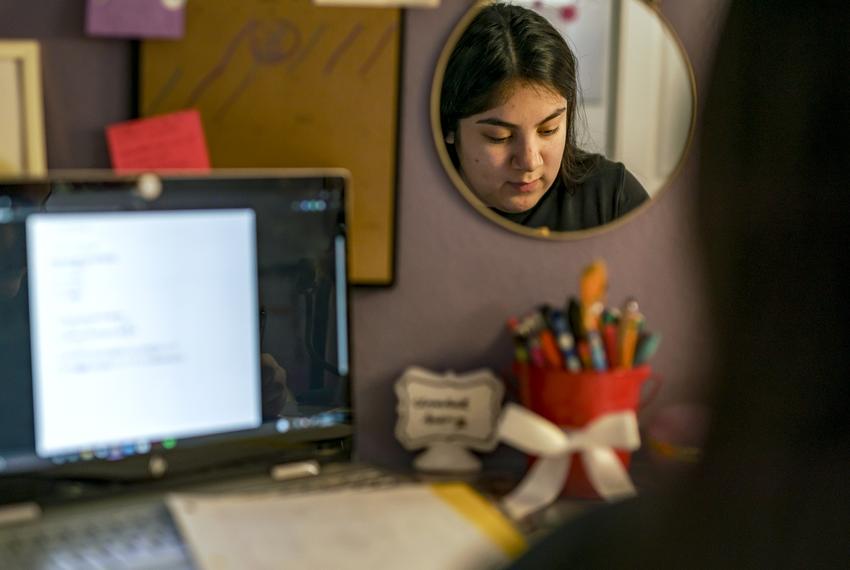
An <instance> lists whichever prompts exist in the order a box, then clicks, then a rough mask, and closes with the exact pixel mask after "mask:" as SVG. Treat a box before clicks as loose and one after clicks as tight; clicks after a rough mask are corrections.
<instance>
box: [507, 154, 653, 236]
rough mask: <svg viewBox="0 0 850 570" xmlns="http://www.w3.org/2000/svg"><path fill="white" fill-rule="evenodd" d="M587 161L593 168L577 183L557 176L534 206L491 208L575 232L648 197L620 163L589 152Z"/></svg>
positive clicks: (517, 220) (524, 220) (509, 216)
mask: <svg viewBox="0 0 850 570" xmlns="http://www.w3.org/2000/svg"><path fill="white" fill-rule="evenodd" d="M589 160H590V161H591V162H592V163H593V167H592V168H591V170H590V172H589V173H588V174H587V175H586V176H584V177H583V178H582V179H581V181H580V182H577V183H567V182H565V181H564V180H563V178H562V177H561V178H559V179H558V181H557V182H555V184H553V185H552V187H551V188H549V190H548V191H547V192H546V193H545V194H544V195H543V197H542V198H540V201H538V202H537V204H535V206H534V207H533V208H531V209H529V210H526V211H525V212H518V213H506V212H501V211H499V210H495V209H494V211H495V212H496V213H498V214H499V215H501V216H503V217H505V218H507V219H508V220H510V221H512V222H514V223H517V224H520V225H523V226H526V227H529V228H543V227H547V228H549V229H550V230H552V231H556V232H562V231H575V230H583V229H587V228H593V227H596V226H601V225H603V224H607V223H608V222H611V221H613V220H615V219H617V218H619V217H620V216H622V215H623V214H625V213H627V212H630V211H632V210H634V209H635V208H637V207H638V206H640V205H641V204H642V203H643V202H645V201H646V200H647V199H649V194H647V192H646V190H644V188H643V186H641V184H640V182H638V181H637V179H636V178H635V177H634V176H633V175H632V174H631V173H630V172H629V171H628V170H626V167H625V166H623V163H621V162H612V161H610V160H608V159H606V158H605V157H603V156H601V155H591V156H590V157H589Z"/></svg>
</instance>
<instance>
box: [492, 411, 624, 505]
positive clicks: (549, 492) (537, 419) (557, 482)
mask: <svg viewBox="0 0 850 570" xmlns="http://www.w3.org/2000/svg"><path fill="white" fill-rule="evenodd" d="M498 436H499V439H500V440H501V441H504V442H505V443H507V444H509V445H512V446H513V447H516V448H517V449H519V450H520V451H524V452H526V453H528V454H529V455H537V456H539V459H538V460H537V461H536V462H535V463H534V465H533V466H532V467H531V469H530V470H529V472H528V474H527V475H526V476H525V479H523V480H522V481H521V482H520V484H519V485H517V487H516V489H514V490H513V491H512V492H511V493H510V494H509V495H508V496H507V497H505V498H504V500H503V502H502V506H503V507H504V508H505V510H506V511H507V512H508V513H509V514H510V515H511V516H512V517H514V518H515V519H520V518H522V517H524V516H526V515H528V514H530V513H533V512H535V511H537V510H539V509H541V508H543V507H545V506H546V505H549V504H551V503H552V502H553V501H554V500H555V499H556V498H557V497H558V495H560V494H561V490H562V489H563V487H564V481H566V478H567V474H568V473H569V472H570V464H571V454H572V453H576V452H578V453H581V458H582V462H583V463H584V469H585V471H586V472H587V477H588V480H589V481H590V483H591V485H593V488H594V489H595V490H596V492H597V493H599V496H600V497H603V498H604V499H606V500H609V501H613V500H616V499H621V498H625V497H631V496H634V495H636V494H637V491H635V487H634V485H633V484H632V481H631V479H630V478H629V474H628V472H627V471H626V469H625V468H624V467H623V464H622V463H620V460H619V458H618V457H617V454H616V453H614V449H620V450H624V451H634V450H635V449H638V448H639V447H640V432H639V431H638V423H637V417H636V416H635V413H634V412H632V411H624V412H615V413H611V414H607V415H605V416H601V417H599V418H597V419H596V420H594V421H592V422H590V423H589V424H588V425H587V426H585V427H584V428H581V429H573V430H566V431H564V430H562V429H561V428H559V427H558V426H556V425H555V424H553V423H552V422H550V421H549V420H547V419H546V418H544V417H542V416H540V415H538V414H535V413H534V412H532V411H530V410H528V409H526V408H523V407H522V406H518V405H517V404H512V403H509V404H508V405H507V406H505V409H504V411H503V412H502V415H501V417H500V418H499V426H498Z"/></svg>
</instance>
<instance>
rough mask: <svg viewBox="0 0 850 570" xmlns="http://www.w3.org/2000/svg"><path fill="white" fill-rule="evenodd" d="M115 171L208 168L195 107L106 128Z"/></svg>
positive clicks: (208, 163)
mask: <svg viewBox="0 0 850 570" xmlns="http://www.w3.org/2000/svg"><path fill="white" fill-rule="evenodd" d="M106 141H107V145H108V146H109V156H110V158H111V159H112V168H113V169H115V170H116V171H119V172H121V171H123V172H127V171H139V170H152V171H163V170H209V168H210V158H209V154H208V153H207V143H206V139H205V138H204V128H203V125H202V124H201V115H200V113H198V111H196V110H195V109H190V110H188V111H178V112H176V113H170V114H168V115H160V116H158V117H151V118H149V119H138V120H135V121H126V122H123V123H116V124H114V125H110V126H108V127H106Z"/></svg>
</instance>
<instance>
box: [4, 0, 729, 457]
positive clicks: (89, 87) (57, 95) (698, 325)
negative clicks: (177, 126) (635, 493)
mask: <svg viewBox="0 0 850 570" xmlns="http://www.w3.org/2000/svg"><path fill="white" fill-rule="evenodd" d="M201 1H202V0H201ZM725 1H726V0H688V1H687V2H664V4H663V8H664V12H665V14H666V15H667V17H668V19H669V20H670V21H671V23H672V24H673V26H674V28H675V29H676V30H677V31H678V32H679V34H680V36H681V38H682V41H683V43H684V46H685V48H686V50H687V52H688V54H689V56H690V58H691V61H692V63H693V66H694V70H695V74H696V80H697V87H698V92H699V94H700V96H701V95H702V93H704V92H705V85H706V81H707V77H708V71H709V67H710V57H711V53H712V50H713V45H714V41H715V40H716V26H715V25H714V24H715V23H716V22H717V21H719V19H720V15H721V13H722V8H723V6H724V5H725ZM471 3H472V2H471V1H470V0H443V2H442V6H441V7H440V8H438V9H433V10H425V9H421V10H408V11H407V12H406V16H405V23H406V36H405V59H404V72H403V81H404V90H403V101H402V110H401V121H402V124H401V141H400V142H401V148H400V152H399V169H400V176H399V189H398V200H399V205H398V232H397V237H398V241H397V248H398V252H397V259H398V267H397V276H396V285H395V287H394V288H392V289H359V290H355V291H354V293H353V303H352V314H353V333H352V340H353V344H354V354H353V358H354V375H355V382H356V384H355V398H356V405H357V407H358V412H359V413H358V418H357V427H358V430H359V432H360V439H359V449H360V453H361V456H362V457H363V458H364V459H367V460H371V461H375V462H378V463H384V464H389V465H401V464H403V463H405V462H406V461H407V459H408V457H409V455H408V454H407V453H406V452H404V450H402V448H401V447H400V446H399V445H398V444H397V443H396V442H395V439H394V437H393V428H394V423H395V396H394V394H393V382H394V381H395V379H396V378H397V377H398V376H399V375H400V373H401V372H402V371H403V370H404V368H405V367H406V366H408V365H411V364H417V365H421V366H425V367H429V368H432V369H436V370H446V369H454V370H456V371H465V370H469V369H473V368H477V367H481V366H488V367H491V368H494V369H496V370H498V371H501V370H504V369H505V368H506V367H507V366H508V365H509V361H510V354H511V344H510V340H509V338H508V336H507V334H506V332H505V327H504V323H505V319H506V318H507V317H508V316H510V315H516V314H520V313H523V312H526V311H527V310H529V309H530V308H532V307H533V306H535V305H537V304H539V303H541V302H544V301H545V302H551V303H561V302H563V300H564V299H565V297H566V296H567V295H568V294H571V293H574V292H575V291H576V290H577V284H578V275H579V273H580V271H581V269H582V268H583V267H584V266H585V265H586V264H587V263H588V262H589V261H591V260H593V259H595V258H598V257H601V258H604V259H605V260H606V261H607V262H608V267H609V273H610V278H611V288H610V296H609V300H610V301H611V302H612V303H616V304H619V303H620V302H621V301H622V300H623V299H624V298H625V297H626V296H627V295H635V296H636V297H637V298H638V299H639V300H640V303H641V307H642V309H643V311H644V312H645V314H646V315H647V318H648V323H649V325H650V326H651V328H652V329H653V330H657V331H660V332H662V333H663V335H664V342H663V345H662V347H661V349H660V352H659V354H658V355H657V356H656V358H655V359H654V368H655V369H656V371H657V372H658V373H659V374H660V375H661V376H662V377H663V378H664V380H665V382H666V384H665V387H664V390H663V391H662V392H661V395H660V396H659V400H658V402H659V403H661V402H664V401H676V400H682V399H687V398H691V397H693V396H694V394H695V393H696V392H697V391H698V390H699V388H700V386H702V385H703V384H704V382H705V381H706V380H707V374H706V365H707V364H708V363H709V362H710V358H711V353H710V348H709V347H708V346H707V342H708V336H707V334H706V329H705V325H704V321H705V318H706V316H707V315H706V307H705V299H704V290H703V286H702V281H701V278H700V269H699V264H698V262H697V260H696V259H695V251H696V243H695V235H694V223H693V219H694V214H695V212H693V208H692V204H693V202H694V187H693V181H694V175H695V171H696V162H695V158H696V156H695V155H696V152H695V151H696V149H695V148H694V147H692V148H691V152H690V155H689V157H688V159H687V162H686V164H685V166H684V168H683V170H682V171H681V172H680V174H679V176H678V177H677V179H676V180H675V182H674V183H673V184H672V186H671V188H669V189H668V190H667V191H665V192H664V193H663V194H662V195H661V197H660V198H658V200H657V201H656V203H654V204H653V206H652V207H650V208H649V209H648V210H647V211H645V212H643V213H642V214H641V215H639V216H638V217H637V219H634V220H632V221H631V222H630V223H628V224H626V225H625V226H623V227H620V228H618V229H616V230H614V231H612V232H608V233H605V234H603V235H600V236H596V237H591V238H587V239H583V240H580V241H575V242H543V241H539V240H534V239H530V238H524V237H520V236H516V235H513V234H510V233H508V232H506V231H504V230H503V229H501V228H500V227H497V226H496V225H494V224H492V223H491V222H488V221H486V220H484V219H481V218H480V217H479V216H478V215H477V214H476V213H475V212H474V210H473V209H472V208H471V207H470V206H469V205H468V204H467V203H466V202H465V201H464V200H463V199H462V198H461V197H460V195H459V194H458V193H457V192H456V191H455V189H454V188H453V186H452V185H451V183H450V182H449V179H448V177H447V176H446V175H445V173H444V172H443V170H442V168H441V166H440V163H439V160H438V158H437V154H436V151H435V150H434V146H433V143H432V136H431V132H430V122H429V94H430V89H431V81H432V78H433V72H434V66H435V64H436V61H437V58H438V57H439V54H440V50H441V48H442V45H443V42H444V41H445V39H446V38H447V36H448V35H449V33H450V31H451V29H452V27H453V26H454V23H455V22H456V21H457V20H458V19H459V18H460V16H461V15H462V14H463V13H464V12H465V10H466V9H467V8H468V7H469V6H470V5H471ZM84 5H85V2H84V1H83V0H27V1H22V0H0V38H12V37H14V38H25V37H35V38H39V39H41V40H42V41H43V45H44V53H43V67H44V85H45V120H46V125H47V145H48V164H49V167H50V168H52V169H56V168H91V167H106V166H108V159H107V155H106V148H105V144H104V140H103V127H104V126H105V125H107V124H109V123H111V122H115V121H119V120H123V119H126V118H130V117H131V116H132V113H133V99H134V95H133V89H134V85H135V82H134V80H133V73H134V70H133V63H132V62H133V57H132V49H131V46H130V43H129V42H125V41H116V40H92V39H88V38H85V37H84V36H83V33H82V30H83V22H84ZM700 102H701V99H700ZM698 118H699V115H698ZM0 128H2V126H0ZM649 411H650V413H651V410H649ZM502 455H505V456H506V457H509V456H510V454H509V453H508V454H505V453H503V454H502Z"/></svg>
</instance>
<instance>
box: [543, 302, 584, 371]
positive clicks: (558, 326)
mask: <svg viewBox="0 0 850 570" xmlns="http://www.w3.org/2000/svg"><path fill="white" fill-rule="evenodd" d="M549 323H550V325H551V327H552V332H554V333H555V339H556V340H557V341H558V348H559V349H561V354H563V355H564V363H565V366H566V368H567V370H569V371H570V372H581V360H579V357H578V353H577V352H576V343H575V337H574V336H573V333H572V331H571V330H570V324H569V322H568V321H567V317H566V316H565V315H564V313H563V311H558V310H554V309H553V310H552V311H550V312H549Z"/></svg>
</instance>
